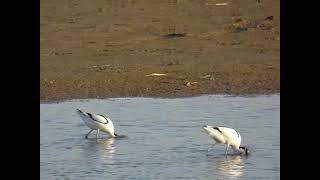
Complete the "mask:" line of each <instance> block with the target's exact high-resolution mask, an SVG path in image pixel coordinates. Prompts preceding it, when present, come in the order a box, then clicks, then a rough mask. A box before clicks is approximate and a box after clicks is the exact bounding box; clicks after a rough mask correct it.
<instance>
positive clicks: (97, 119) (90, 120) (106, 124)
mask: <svg viewBox="0 0 320 180" xmlns="http://www.w3.org/2000/svg"><path fill="white" fill-rule="evenodd" d="M77 113H78V114H79V115H80V117H81V119H82V120H83V121H84V123H85V124H86V125H87V126H88V127H89V128H90V129H91V130H90V131H89V132H88V134H87V135H86V138H88V136H89V134H90V133H91V132H92V131H93V130H96V131H97V134H96V138H98V134H99V131H100V130H101V131H103V132H105V133H107V134H109V135H110V136H111V137H117V136H118V135H117V134H116V133H115V132H114V127H113V123H112V121H111V119H109V118H107V117H105V116H103V115H99V114H92V113H87V112H83V111H81V110H80V109H77Z"/></svg>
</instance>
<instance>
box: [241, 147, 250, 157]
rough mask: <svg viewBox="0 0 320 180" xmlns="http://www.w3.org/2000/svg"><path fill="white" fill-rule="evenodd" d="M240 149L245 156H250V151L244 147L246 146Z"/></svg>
mask: <svg viewBox="0 0 320 180" xmlns="http://www.w3.org/2000/svg"><path fill="white" fill-rule="evenodd" d="M239 149H240V150H241V152H243V153H244V154H245V155H248V154H249V152H250V151H249V149H248V148H246V147H244V146H240V147H239Z"/></svg>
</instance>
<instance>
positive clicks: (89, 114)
mask: <svg viewBox="0 0 320 180" xmlns="http://www.w3.org/2000/svg"><path fill="white" fill-rule="evenodd" d="M87 114H88V116H89V117H90V118H91V119H92V120H93V121H96V122H98V123H101V124H108V120H107V119H106V120H107V122H106V123H103V122H100V121H97V120H96V119H94V118H93V116H92V114H91V113H87ZM99 116H101V115H99ZM102 117H104V116H102ZM104 118H105V117H104Z"/></svg>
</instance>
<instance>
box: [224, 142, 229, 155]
mask: <svg viewBox="0 0 320 180" xmlns="http://www.w3.org/2000/svg"><path fill="white" fill-rule="evenodd" d="M228 149H229V144H227V147H226V152H225V153H224V154H225V155H227V153H228Z"/></svg>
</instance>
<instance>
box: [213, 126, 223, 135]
mask: <svg viewBox="0 0 320 180" xmlns="http://www.w3.org/2000/svg"><path fill="white" fill-rule="evenodd" d="M213 129H216V130H218V131H219V132H220V133H221V134H222V132H221V130H220V129H219V128H218V127H213Z"/></svg>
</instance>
